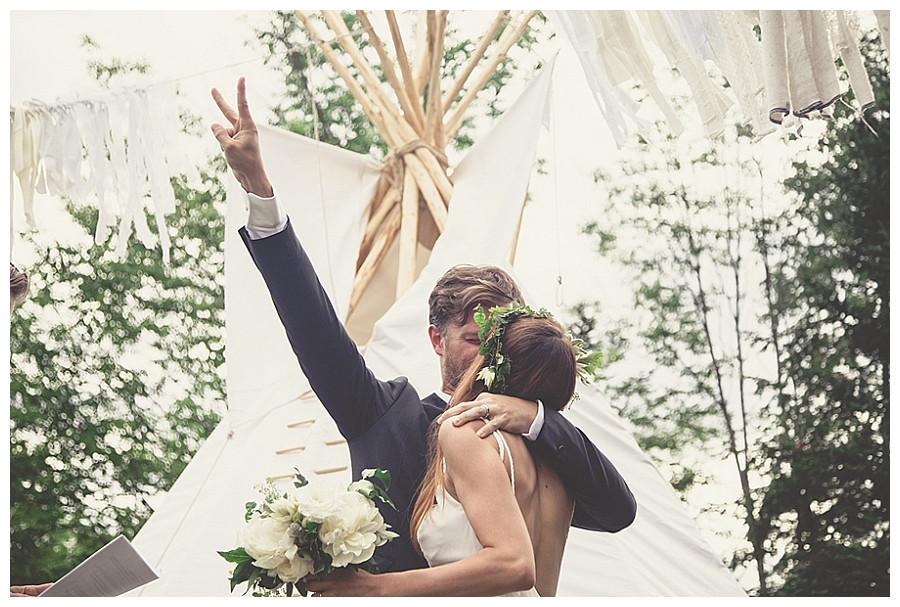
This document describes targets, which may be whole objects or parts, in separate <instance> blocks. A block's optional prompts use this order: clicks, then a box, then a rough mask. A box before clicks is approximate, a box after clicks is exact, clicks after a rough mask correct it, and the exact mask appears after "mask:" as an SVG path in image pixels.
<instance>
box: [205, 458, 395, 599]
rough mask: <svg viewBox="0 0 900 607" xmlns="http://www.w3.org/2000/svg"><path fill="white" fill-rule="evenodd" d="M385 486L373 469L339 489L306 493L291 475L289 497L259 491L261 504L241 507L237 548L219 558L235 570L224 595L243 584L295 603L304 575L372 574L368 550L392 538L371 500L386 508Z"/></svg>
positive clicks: (382, 473)
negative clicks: (342, 570)
mask: <svg viewBox="0 0 900 607" xmlns="http://www.w3.org/2000/svg"><path fill="white" fill-rule="evenodd" d="M370 478H372V479H375V480H378V481H380V483H381V484H382V485H383V488H382V487H379V486H377V485H376V484H375V483H373V482H372V481H370V480H368V479H370ZM390 482H391V476H390V473H389V472H387V471H386V470H380V469H375V470H363V473H362V479H361V480H358V481H355V482H353V483H350V485H349V486H348V487H347V488H346V489H343V488H340V487H334V486H330V487H318V486H314V485H311V484H309V482H308V481H307V480H306V479H305V478H304V477H303V475H302V474H300V473H299V471H298V472H297V480H296V481H295V482H294V487H295V489H296V491H294V492H293V493H286V492H280V491H279V490H278V489H277V488H276V487H275V485H273V484H272V483H271V482H269V483H266V484H265V485H263V487H262V494H263V497H264V499H263V501H262V503H261V504H257V503H256V502H249V503H248V504H247V513H246V516H245V519H246V521H247V526H246V527H245V528H244V530H243V534H242V540H243V544H244V545H243V546H241V547H239V548H235V549H234V550H230V551H227V552H221V551H220V552H219V554H220V555H221V556H222V557H223V558H224V559H225V560H226V561H228V562H230V563H235V565H236V566H235V568H234V572H233V573H232V577H231V578H230V580H231V590H232V591H233V590H234V589H235V587H236V586H237V585H238V584H241V583H243V582H247V590H250V589H251V588H252V589H255V590H257V591H258V593H259V594H279V593H283V594H286V595H287V596H291V595H292V594H293V591H294V589H296V590H297V591H298V592H299V593H300V595H301V596H303V595H305V594H306V584H305V582H304V578H306V577H307V576H309V575H313V576H318V575H325V574H328V573H331V572H332V571H334V570H335V569H338V568H340V567H353V568H356V569H364V570H366V571H370V572H372V573H377V567H376V566H375V561H374V559H373V558H372V557H373V555H374V553H375V548H377V547H378V546H381V545H382V544H384V543H385V542H389V541H391V540H392V539H394V538H395V537H397V534H396V533H394V532H393V531H390V530H389V525H387V524H386V523H385V522H384V519H383V518H382V516H381V513H380V512H378V508H377V507H376V505H375V500H376V499H378V500H381V501H382V502H384V503H386V504H388V505H390V506H391V507H392V508H393V507H394V504H393V503H392V502H391V501H390V498H389V497H388V495H387V489H388V488H389V487H390ZM254 594H257V593H256V592H255V593H254Z"/></svg>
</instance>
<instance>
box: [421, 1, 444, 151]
mask: <svg viewBox="0 0 900 607" xmlns="http://www.w3.org/2000/svg"><path fill="white" fill-rule="evenodd" d="M447 12H448V11H432V18H431V20H430V27H429V31H430V35H429V42H430V47H431V66H430V67H429V70H428V73H429V78H428V105H427V107H426V108H425V138H426V140H427V141H430V142H431V143H432V144H433V145H434V146H435V147H437V148H439V149H444V146H445V144H444V136H443V131H444V119H443V116H444V112H443V107H442V105H441V66H442V64H443V62H444V30H445V29H446V26H447Z"/></svg>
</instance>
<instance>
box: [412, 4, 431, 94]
mask: <svg viewBox="0 0 900 607" xmlns="http://www.w3.org/2000/svg"><path fill="white" fill-rule="evenodd" d="M430 13H431V11H419V23H418V26H417V27H416V57H415V59H414V60H413V84H414V85H415V87H416V92H417V95H416V97H421V96H422V94H423V93H424V91H425V82H426V81H427V79H428V74H427V72H428V67H429V66H430V65H431V56H430V52H431V46H430V45H429V44H428V17H429V14H430Z"/></svg>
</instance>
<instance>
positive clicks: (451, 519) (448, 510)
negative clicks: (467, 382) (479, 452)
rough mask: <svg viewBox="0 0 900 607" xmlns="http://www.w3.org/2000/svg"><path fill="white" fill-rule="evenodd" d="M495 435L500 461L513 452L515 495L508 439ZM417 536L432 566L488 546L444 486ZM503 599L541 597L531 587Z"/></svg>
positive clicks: (465, 555) (501, 435)
mask: <svg viewBox="0 0 900 607" xmlns="http://www.w3.org/2000/svg"><path fill="white" fill-rule="evenodd" d="M494 436H495V437H496V438H497V442H498V443H499V444H500V461H504V460H505V454H507V453H509V466H510V477H511V479H512V488H513V493H515V490H516V472H515V470H516V469H515V465H514V463H513V459H512V453H511V452H510V450H509V446H508V445H507V444H506V439H505V438H504V437H503V434H502V433H501V432H500V431H499V430H496V431H494ZM416 537H417V538H418V540H419V546H420V547H421V548H422V552H423V554H424V555H425V560H426V561H428V565H429V566H430V567H437V566H438V565H443V564H445V563H454V562H456V561H460V560H462V559H464V558H466V557H467V556H471V555H473V554H475V553H476V552H478V551H479V550H481V549H482V548H483V547H484V546H482V545H481V542H479V541H478V536H476V535H475V530H474V529H472V525H471V524H470V523H469V519H468V518H467V517H466V513H465V511H464V510H463V507H462V504H460V503H459V502H458V501H456V500H455V499H454V498H453V496H452V495H450V494H449V493H447V492H446V491H445V490H444V488H443V487H438V496H437V504H435V505H434V506H432V508H431V512H430V513H429V515H428V516H426V517H425V520H423V521H422V524H421V525H420V526H419V531H418V533H417V535H416ZM501 596H539V595H538V593H537V590H535V589H534V588H530V589H529V590H524V591H520V592H511V593H509V594H504V595H501Z"/></svg>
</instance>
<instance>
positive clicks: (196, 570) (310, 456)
mask: <svg viewBox="0 0 900 607" xmlns="http://www.w3.org/2000/svg"><path fill="white" fill-rule="evenodd" d="M551 70H552V66H548V67H546V68H545V69H544V71H543V72H542V73H541V74H540V75H539V76H538V77H537V78H536V80H535V82H534V83H533V84H532V85H531V86H530V87H529V89H528V90H527V91H526V93H525V94H524V95H523V96H522V97H521V98H520V99H519V100H518V101H517V103H516V105H515V106H514V107H513V108H512V109H511V110H510V111H509V112H508V113H507V114H506V115H505V116H504V117H503V118H502V119H501V121H500V122H499V123H498V125H497V126H496V127H495V129H494V130H493V131H492V133H491V134H490V135H489V136H488V137H486V138H484V139H483V140H481V141H480V142H479V143H477V144H476V146H475V147H474V148H473V149H472V150H471V151H470V152H469V154H468V155H467V157H466V159H465V160H464V161H463V162H462V163H461V164H460V165H459V166H458V167H457V170H456V171H455V173H454V177H455V185H454V190H453V197H452V203H451V204H450V206H449V214H448V217H447V223H446V226H445V230H444V232H443V234H442V235H441V237H440V238H439V239H438V241H437V242H436V243H435V247H434V249H433V251H432V253H431V256H430V259H429V261H428V263H427V265H426V266H425V267H424V269H423V270H422V272H421V274H420V276H419V278H418V280H417V281H416V282H415V283H414V284H413V285H412V286H411V288H409V289H408V290H407V291H406V292H405V294H404V295H403V296H402V297H400V298H399V299H398V300H397V302H396V303H395V304H394V305H393V306H392V307H391V309H390V310H389V311H388V313H387V314H385V315H384V317H383V318H381V319H380V320H379V321H378V322H377V323H376V324H375V327H374V330H373V332H372V338H371V340H370V341H369V343H368V344H367V345H366V347H365V349H364V354H365V356H366V359H367V361H368V363H369V365H370V366H371V368H372V369H373V370H374V371H375V372H376V374H377V375H379V376H381V377H393V376H397V375H406V376H408V377H409V378H410V380H411V382H412V383H413V385H415V386H417V387H418V389H419V391H420V392H423V393H427V392H429V391H432V390H433V386H437V385H438V375H437V365H436V364H435V363H436V361H435V360H434V355H433V353H430V346H429V345H428V342H427V339H426V332H425V329H426V327H427V311H426V304H425V301H426V299H427V293H428V291H429V290H430V289H431V286H432V285H433V283H434V279H435V278H436V277H437V276H438V275H440V274H441V273H442V272H443V271H444V270H445V269H446V268H447V267H449V265H452V264H453V263H461V262H469V263H472V262H479V263H494V264H496V265H502V266H507V267H509V266H510V264H509V253H510V250H511V247H512V245H513V243H514V241H515V237H516V227H517V226H516V224H515V222H514V221H509V218H510V217H518V211H520V210H521V207H522V205H523V201H524V199H525V192H526V189H527V182H528V176H529V175H530V172H531V168H532V164H533V162H534V155H535V145H536V141H537V137H538V135H539V132H540V129H541V124H542V117H543V115H544V112H545V109H546V103H547V98H548V95H549V94H550V89H549V79H550V71H551ZM261 137H262V139H261V143H262V146H263V150H264V154H265V155H266V162H267V163H268V165H267V166H268V167H269V173H270V176H271V178H272V179H273V181H274V182H275V183H277V184H279V185H278V186H276V187H277V188H278V191H279V197H281V198H282V200H283V202H284V203H285V204H286V207H287V210H288V213H289V215H290V216H291V217H293V218H295V224H296V225H298V226H300V230H301V232H300V234H299V236H300V238H301V240H302V241H303V242H304V243H305V244H306V245H307V246H308V248H310V256H311V258H312V260H313V263H314V264H315V266H316V267H317V269H318V272H319V274H320V277H321V278H322V282H323V284H324V285H325V287H326V289H327V290H328V291H329V292H330V294H331V296H332V298H333V299H334V300H335V302H336V307H337V309H338V310H339V311H342V310H346V306H347V302H348V300H349V292H350V291H351V290H352V287H351V286H350V282H349V280H348V279H347V276H349V275H350V274H349V273H348V272H346V271H342V268H343V270H346V268H347V266H348V264H352V261H353V259H354V254H355V252H351V253H350V254H348V251H347V248H346V247H345V246H343V243H344V242H346V241H347V240H346V239H348V237H349V236H350V235H351V234H352V233H353V232H356V234H357V235H358V234H359V233H360V231H361V229H362V224H363V221H362V217H363V215H364V212H365V210H366V206H365V202H366V200H367V197H366V195H367V193H371V192H372V191H374V190H375V189H376V186H377V172H376V171H375V170H373V168H374V167H373V166H372V164H371V163H370V162H369V161H368V160H367V159H365V158H362V157H355V155H353V154H349V153H347V152H343V151H340V150H334V149H331V148H328V147H325V146H322V145H319V144H316V143H315V142H311V141H309V140H306V139H304V138H301V137H298V136H294V135H290V134H285V133H282V132H280V131H277V130H274V129H269V128H265V129H263V130H262V131H261ZM326 162H327V163H329V166H330V168H329V169H327V170H324V171H323V172H322V175H324V176H325V177H326V178H325V179H324V180H320V175H319V174H318V173H319V171H318V169H317V168H316V167H317V166H324V165H325V163H326ZM498 174H502V175H504V180H503V182H502V185H500V186H498V184H497V182H496V179H495V176H496V175H498ZM320 192H321V194H322V198H321V199H320V198H319V196H318V193H320ZM476 211H477V213H478V214H479V216H481V217H487V218H490V219H488V220H485V221H481V222H478V223H477V225H473V224H472V222H471V221H469V220H468V218H470V217H471V216H472V214H473V213H475V212H476ZM301 219H302V220H301ZM244 220H245V209H244V204H243V201H242V195H241V193H240V192H239V189H237V187H236V186H234V185H233V187H232V188H231V191H230V195H229V217H228V221H229V224H230V228H229V231H228V234H227V237H226V238H227V239H226V264H227V270H226V274H227V276H226V292H227V294H228V295H227V297H226V310H227V317H228V335H229V340H228V351H227V357H228V367H229V384H228V390H229V409H230V413H229V417H228V418H227V419H226V420H224V421H223V422H222V423H221V425H220V426H219V428H218V429H217V430H216V431H215V432H214V433H213V435H212V436H210V438H209V439H208V440H207V442H206V443H205V444H204V446H203V447H202V448H201V449H200V451H199V452H198V454H197V456H196V457H195V458H194V460H193V461H192V462H191V463H190V465H189V466H188V468H187V469H186V470H185V472H184V474H183V475H182V477H181V478H180V479H179V480H178V481H177V483H176V484H175V486H174V487H173V489H172V491H171V493H170V494H169V496H168V498H167V500H166V501H165V503H164V505H163V507H162V508H160V509H159V510H158V511H157V512H156V513H155V514H154V515H153V516H152V517H151V518H150V520H149V521H148V522H147V523H146V525H145V526H144V527H143V528H142V530H141V532H140V533H139V534H138V535H137V537H135V538H134V544H135V546H136V547H137V548H138V550H139V551H140V552H141V553H142V554H143V556H144V557H145V558H146V559H147V561H148V563H150V565H151V566H152V567H154V568H155V569H156V570H157V572H158V573H159V574H160V579H159V580H157V581H155V582H152V583H150V584H148V585H146V586H144V587H143V588H141V589H139V590H137V591H135V592H134V594H135V595H138V596H222V595H227V594H228V581H227V578H228V577H229V571H230V569H229V567H230V565H229V564H228V563H226V562H225V561H224V560H223V559H221V557H219V556H218V555H217V554H216V551H217V550H227V549H230V548H232V547H234V546H235V545H237V544H236V542H237V541H238V538H237V532H238V530H239V528H240V525H241V524H242V521H243V518H242V516H243V504H244V502H245V501H247V500H248V499H252V498H254V497H255V493H254V487H255V486H256V485H258V484H259V483H261V482H262V481H263V480H264V479H265V478H267V477H270V478H276V479H277V478H279V477H282V476H283V477H285V478H286V477H288V476H290V474H291V472H292V470H293V468H294V467H296V468H299V469H300V470H302V471H304V472H305V473H306V474H308V476H309V477H311V480H312V482H341V483H346V482H349V480H350V478H349V467H348V463H349V458H348V456H347V453H346V448H345V447H344V446H343V444H342V441H341V438H340V436H339V435H338V433H337V431H336V429H335V427H334V425H333V423H332V422H331V421H330V419H329V418H328V416H327V414H326V413H325V411H324V409H323V408H322V407H321V405H320V404H319V403H318V401H317V400H316V399H315V396H314V395H313V394H312V393H311V392H310V391H309V389H308V387H307V386H306V384H305V379H304V378H303V376H302V373H301V372H300V369H299V366H298V365H297V364H296V359H294V358H293V354H292V352H291V351H290V349H289V346H288V343H287V339H286V337H285V335H284V331H283V329H282V328H281V327H280V325H279V321H278V319H277V316H276V315H275V312H274V308H273V307H272V304H271V301H267V298H268V295H267V292H266V290H265V287H264V285H263V283H262V281H261V278H260V277H259V276H258V274H257V273H256V271H255V269H254V268H253V267H252V262H251V261H250V259H249V256H248V255H247V254H246V251H244V250H243V245H242V243H240V241H239V239H238V237H237V235H236V233H235V230H236V228H237V227H238V226H239V225H241V223H242V222H243V221H244ZM338 225H339V226H341V228H340V230H341V231H342V233H339V232H338V231H337V230H336V228H335V226H338ZM346 226H350V227H349V228H348V227H346ZM473 230H474V232H473ZM510 269H511V270H512V271H513V273H515V269H514V268H510ZM523 286H524V288H525V291H526V297H527V290H528V285H523ZM579 392H580V395H581V398H580V400H579V401H578V405H577V408H575V409H574V410H573V412H572V416H573V417H572V419H573V421H574V422H575V423H576V424H577V425H579V427H581V428H582V429H583V430H584V431H585V432H586V433H588V434H589V435H590V436H591V437H592V439H593V440H594V441H595V442H596V444H598V445H599V446H601V448H602V449H603V450H604V452H605V453H606V454H607V455H608V456H609V457H610V458H611V459H612V460H613V462H614V463H615V464H616V466H617V467H618V468H619V469H620V471H621V472H622V473H623V475H624V476H625V478H626V479H628V481H629V483H630V485H631V487H632V489H633V491H634V492H635V495H636V497H637V500H638V502H639V513H638V517H637V520H636V521H635V523H634V524H633V525H632V526H631V527H629V528H628V529H626V530H624V531H622V532H620V533H618V534H614V535H613V534H605V533H588V532H583V533H582V532H579V530H573V533H572V534H571V536H570V540H569V543H568V548H567V556H566V560H565V563H564V565H563V576H562V580H561V583H560V595H561V596H591V595H594V596H596V595H612V596H616V595H618V596H648V595H649V596H652V595H663V596H699V595H714V596H737V595H741V594H743V592H742V590H741V588H740V586H739V585H738V584H737V583H736V582H735V581H734V579H733V578H732V577H731V574H730V572H729V571H728V570H727V569H726V568H725V567H724V566H723V565H722V564H721V562H720V560H719V558H718V557H717V556H716V555H715V554H714V553H713V551H712V550H711V548H710V547H709V546H708V545H707V544H706V542H705V541H704V540H703V539H702V538H701V535H700V533H699V530H698V529H697V528H696V526H695V524H694V522H693V521H692V520H691V519H690V518H689V517H687V515H686V514H685V512H684V510H683V508H682V506H681V504H680V502H679V500H678V498H677V496H676V495H675V493H674V491H673V490H672V488H671V487H670V486H669V485H668V484H667V482H666V481H665V480H664V479H663V478H662V476H661V475H660V474H659V473H658V472H657V471H656V469H655V468H654V466H653V465H652V464H651V462H650V460H649V459H648V458H647V457H646V456H645V455H643V454H642V453H641V451H640V449H639V448H638V446H637V445H636V443H635V442H634V440H633V439H632V438H631V437H630V435H629V433H628V431H627V430H626V429H625V427H624V426H623V425H622V424H621V423H620V422H619V421H618V420H617V418H616V416H615V414H614V413H613V412H612V411H611V410H610V409H609V407H608V406H607V405H606V404H605V403H604V402H603V400H602V398H601V396H600V394H599V393H597V392H596V391H595V390H589V389H579ZM236 592H239V591H236Z"/></svg>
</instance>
